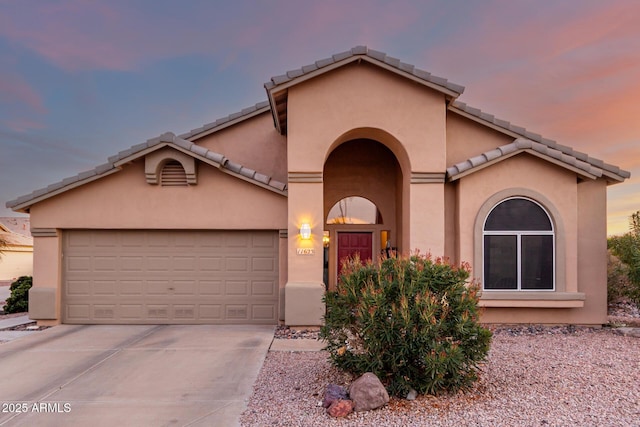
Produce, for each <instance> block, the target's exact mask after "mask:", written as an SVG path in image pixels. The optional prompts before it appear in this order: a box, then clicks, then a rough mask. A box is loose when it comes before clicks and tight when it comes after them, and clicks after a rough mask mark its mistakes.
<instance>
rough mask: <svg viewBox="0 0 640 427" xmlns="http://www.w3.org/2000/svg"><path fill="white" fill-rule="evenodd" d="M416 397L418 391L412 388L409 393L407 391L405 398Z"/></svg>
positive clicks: (412, 398) (411, 398)
mask: <svg viewBox="0 0 640 427" xmlns="http://www.w3.org/2000/svg"><path fill="white" fill-rule="evenodd" d="M416 397H418V392H417V391H415V390H414V389H411V390H409V393H407V400H416Z"/></svg>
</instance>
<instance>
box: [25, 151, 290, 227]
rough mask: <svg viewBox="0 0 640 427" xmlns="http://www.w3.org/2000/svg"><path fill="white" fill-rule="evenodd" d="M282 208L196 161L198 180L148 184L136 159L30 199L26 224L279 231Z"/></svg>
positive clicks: (282, 200) (280, 202)
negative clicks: (65, 188) (86, 181)
mask: <svg viewBox="0 0 640 427" xmlns="http://www.w3.org/2000/svg"><path fill="white" fill-rule="evenodd" d="M252 206H260V209H253V208H251V207H252ZM286 212H287V198H286V197H284V196H281V195H279V194H276V193H273V192H270V191H268V190H265V189H263V188H260V187H258V186H256V185H253V184H251V183H248V182H245V181H242V180H240V179H238V178H235V177H232V176H229V175H228V174H225V173H223V172H220V171H218V170H217V169H215V168H213V167H211V166H209V165H203V164H200V165H198V184H197V185H192V186H188V187H162V186H160V185H150V184H148V183H147V182H146V180H145V174H144V161H143V160H142V159H141V160H140V161H136V162H134V163H133V164H129V165H126V166H125V167H124V168H123V170H122V171H120V172H117V173H115V174H112V175H109V176H107V177H104V178H102V179H100V180H97V181H95V182H93V183H91V184H90V185H85V186H82V187H78V188H75V189H73V190H70V191H68V192H66V193H63V194H61V195H59V196H57V197H55V198H51V199H47V200H44V201H42V202H40V203H37V204H35V205H34V206H33V207H32V208H31V227H32V229H37V228H57V229H64V228H107V229H108V228H113V229H118V228H119V229H126V228H131V229H136V228H140V229H145V228H146V229H154V228H162V229H174V228H175V229H198V228H202V229H248V228H249V229H268V230H278V229H282V228H285V227H286V222H285V219H286V215H287V213H286Z"/></svg>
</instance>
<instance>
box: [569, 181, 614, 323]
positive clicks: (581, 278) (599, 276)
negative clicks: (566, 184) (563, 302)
mask: <svg viewBox="0 0 640 427" xmlns="http://www.w3.org/2000/svg"><path fill="white" fill-rule="evenodd" d="M578 284H579V288H580V290H581V291H582V292H584V293H585V294H586V299H585V304H584V309H583V310H579V311H578V310H577V312H576V313H575V314H574V313H571V314H572V316H571V317H570V319H571V322H572V323H588V324H604V323H606V322H607V184H606V182H605V181H604V180H602V179H600V180H596V181H584V182H581V183H579V184H578Z"/></svg>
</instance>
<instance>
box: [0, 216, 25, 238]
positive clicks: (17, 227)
mask: <svg viewBox="0 0 640 427" xmlns="http://www.w3.org/2000/svg"><path fill="white" fill-rule="evenodd" d="M30 224H31V220H30V218H29V217H28V216H3V217H0V228H2V227H4V228H5V229H6V230H7V231H10V232H12V233H18V234H22V235H24V236H31V226H30Z"/></svg>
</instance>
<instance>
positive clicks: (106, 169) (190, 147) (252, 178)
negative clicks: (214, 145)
mask: <svg viewBox="0 0 640 427" xmlns="http://www.w3.org/2000/svg"><path fill="white" fill-rule="evenodd" d="M166 146H169V147H173V148H175V149H177V150H178V151H181V152H183V153H186V154H189V155H191V156H192V157H194V158H196V159H198V160H200V161H203V162H205V163H209V164H211V165H213V166H215V167H217V168H219V169H220V170H221V171H222V172H225V173H227V174H230V175H233V176H236V177H237V178H240V179H243V180H244V181H248V182H250V183H253V184H256V185H258V186H260V187H263V188H266V189H268V190H271V191H274V192H276V193H279V194H281V195H284V196H286V195H287V184H285V183H282V182H280V181H277V180H275V179H272V178H271V177H270V176H268V175H264V174H262V173H259V172H257V171H254V170H253V169H250V168H247V167H245V166H242V165H241V164H238V163H235V162H232V161H231V160H229V159H228V158H226V157H225V156H224V155H222V154H220V153H216V152H214V151H211V150H207V149H206V148H204V147H201V146H199V145H196V144H194V143H192V142H191V141H187V140H186V139H183V138H181V137H178V136H176V135H175V134H173V133H172V132H167V133H164V134H162V135H160V136H158V137H156V138H152V139H149V140H147V141H146V142H143V143H141V144H137V145H134V146H132V147H131V148H128V149H126V150H123V151H120V152H119V153H118V154H116V155H114V156H111V157H109V159H108V160H107V163H104V164H101V165H99V166H96V167H95V168H93V169H92V170H89V171H86V172H82V173H79V174H78V175H75V176H72V177H69V178H65V179H63V180H62V181H59V182H56V183H54V184H51V185H49V186H48V187H46V188H41V189H39V190H36V191H34V192H32V193H30V194H27V195H24V196H21V197H18V198H17V199H15V200H11V201H8V202H7V203H6V206H7V207H8V208H12V209H14V210H24V209H27V208H28V207H29V206H31V205H32V204H34V203H37V202H39V201H41V200H44V199H47V198H49V197H53V196H55V195H57V194H60V193H63V192H65V191H67V190H70V189H72V188H76V187H78V186H80V185H83V184H86V183H88V182H91V181H93V180H95V179H98V178H102V177H104V176H107V175H110V174H112V173H114V172H117V171H119V170H120V168H121V167H122V165H123V164H126V163H128V162H131V161H132V160H135V159H137V158H140V157H143V156H145V155H146V154H148V153H150V152H152V151H155V150H157V149H160V148H162V147H166Z"/></svg>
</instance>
